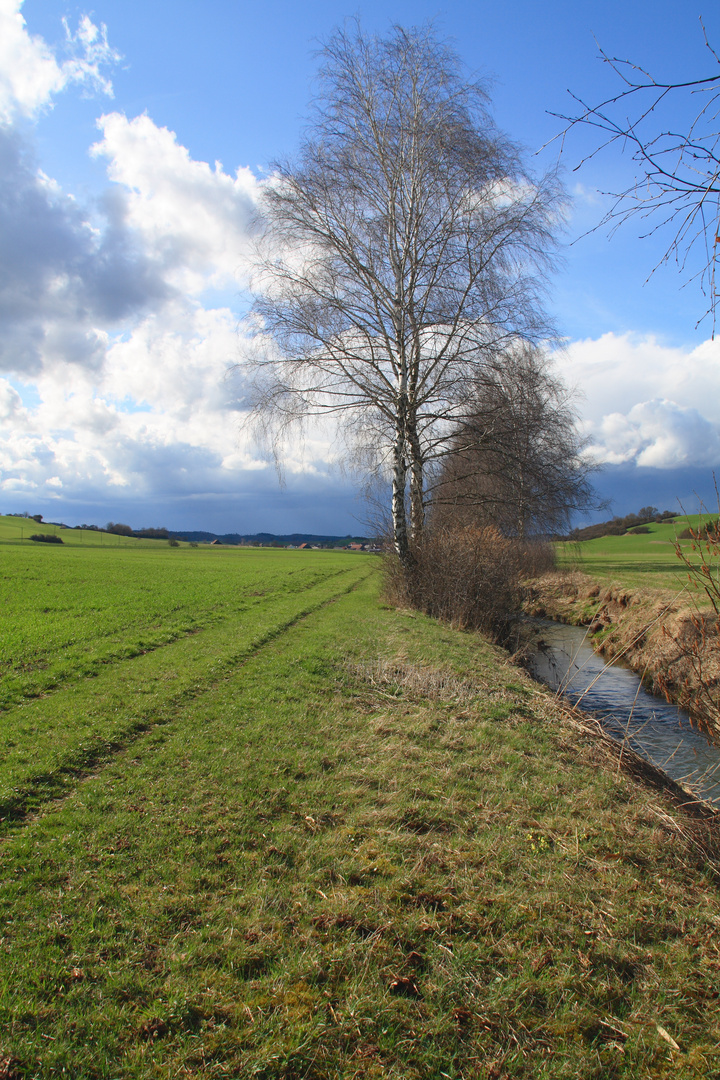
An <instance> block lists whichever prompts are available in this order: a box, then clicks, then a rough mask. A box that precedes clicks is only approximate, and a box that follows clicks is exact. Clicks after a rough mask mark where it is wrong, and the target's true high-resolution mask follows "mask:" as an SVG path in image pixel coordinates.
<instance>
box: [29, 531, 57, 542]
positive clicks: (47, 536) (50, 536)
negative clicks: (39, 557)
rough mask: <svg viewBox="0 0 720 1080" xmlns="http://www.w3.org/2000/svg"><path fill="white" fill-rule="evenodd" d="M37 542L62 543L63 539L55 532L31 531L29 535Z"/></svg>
mask: <svg viewBox="0 0 720 1080" xmlns="http://www.w3.org/2000/svg"><path fill="white" fill-rule="evenodd" d="M30 539H31V540H34V541H35V542H36V543H38V544H62V543H64V540H63V539H62V537H60V536H57V535H56V534H55V533H33V534H32V536H31V537H30Z"/></svg>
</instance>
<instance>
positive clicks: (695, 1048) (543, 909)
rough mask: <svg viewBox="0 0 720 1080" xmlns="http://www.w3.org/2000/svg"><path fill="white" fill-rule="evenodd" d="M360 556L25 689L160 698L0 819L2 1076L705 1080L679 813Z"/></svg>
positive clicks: (117, 699)
mask: <svg viewBox="0 0 720 1080" xmlns="http://www.w3.org/2000/svg"><path fill="white" fill-rule="evenodd" d="M367 567H368V564H367V563H366V564H365V566H364V567H363V566H361V565H360V564H357V566H356V567H354V568H353V570H352V572H351V573H350V572H349V573H348V575H346V576H344V577H343V579H342V588H340V587H339V581H334V582H332V581H331V582H327V583H326V584H325V585H319V586H316V587H315V589H314V590H310V591H309V592H308V594H307V595H305V597H304V598H300V597H297V598H292V604H295V607H294V608H292V610H291V608H290V607H288V608H287V609H282V610H281V605H280V603H279V602H278V606H277V607H276V608H275V609H274V612H272V613H271V612H270V611H268V614H267V620H266V622H265V623H264V624H263V625H255V624H253V625H252V626H248V627H246V630H245V633H246V636H245V637H244V638H243V637H242V635H241V634H240V633H239V630H238V628H237V627H236V626H235V625H234V624H232V623H231V622H229V621H228V622H226V623H224V624H223V626H222V627H215V628H211V629H209V630H207V631H205V632H204V633H203V634H198V635H194V636H192V637H189V638H186V639H184V640H182V641H178V642H175V643H174V644H172V645H168V646H167V647H166V648H163V649H158V650H156V651H155V652H153V653H151V654H148V655H146V656H142V657H138V658H136V659H135V660H133V661H128V662H127V664H125V665H123V664H119V665H112V666H111V667H108V668H107V671H106V672H105V673H104V674H102V675H98V677H97V679H94V680H91V681H84V682H78V683H77V685H76V686H74V687H67V688H66V689H64V690H60V691H58V692H57V693H55V694H53V695H52V696H51V697H49V698H48V699H46V700H45V701H43V700H40V701H37V702H35V703H32V704H31V705H29V706H27V707H26V708H28V709H29V710H30V711H31V712H32V710H33V709H38V710H40V709H42V708H45V707H47V708H51V707H54V708H55V709H56V713H55V714H54V715H55V716H56V719H57V724H58V727H57V728H56V732H57V733H58V737H59V732H60V731H61V729H62V715H67V716H70V714H71V713H76V714H77V712H78V711H81V709H85V708H90V707H91V704H92V702H93V700H94V701H95V702H96V706H97V707H98V708H99V707H100V706H99V704H98V703H103V704H102V708H103V710H104V712H103V716H104V718H105V719H104V720H103V721H102V724H105V723H106V724H107V725H108V726H106V727H104V728H103V733H102V738H105V739H106V740H109V739H112V738H115V735H114V734H113V732H114V731H115V728H113V727H112V725H113V724H114V723H115V721H114V720H113V716H114V710H115V709H116V708H117V709H118V710H120V713H119V716H120V718H119V720H118V721H117V731H122V732H127V730H128V729H127V722H128V720H129V719H132V718H138V717H139V718H145V719H144V720H143V722H144V723H145V721H146V720H147V721H148V722H147V725H146V726H145V727H142V728H138V729H137V730H136V731H135V733H134V738H133V739H132V741H131V742H128V743H127V744H123V742H122V739H121V738H118V739H117V742H118V745H117V746H115V747H113V753H112V754H110V755H109V756H108V757H107V759H106V760H104V761H102V762H101V763H100V764H101V767H98V768H97V770H96V771H95V772H91V773H89V774H85V775H76V776H75V777H74V778H73V782H72V783H68V784H67V785H66V787H65V791H64V797H63V798H62V799H60V800H57V801H51V802H45V803H42V802H41V801H40V799H39V796H33V798H37V801H36V803H34V804H33V805H34V806H35V812H34V813H33V815H32V816H29V817H26V818H25V819H24V821H23V823H22V825H21V826H20V827H14V828H11V829H9V831H7V833H6V835H5V838H4V840H3V841H2V843H1V844H0V872H1V875H2V877H1V886H0V914H1V918H2V937H1V938H0V980H1V986H0V1076H4V1078H5V1080H15V1078H19V1077H25V1078H29V1077H37V1078H38V1080H39V1078H43V1080H44V1078H50V1077H61V1076H63V1077H73V1078H78V1080H80V1078H83V1080H86V1078H87V1080H94V1078H100V1077H102V1078H107V1080H121V1078H123V1080H124V1078H156V1077H157V1078H159V1077H162V1078H170V1077H173V1078H174V1077H183V1076H191V1077H228V1078H245V1077H260V1078H265V1080H280V1078H285V1080H300V1078H307V1080H319V1078H328V1080H329V1078H335V1077H347V1078H351V1077H352V1078H355V1077H366V1078H375V1077H392V1078H396V1080H413V1078H418V1080H421V1078H422V1080H428V1078H433V1080H434V1078H438V1080H439V1078H441V1077H451V1078H453V1080H470V1078H475V1077H477V1078H480V1077H482V1078H487V1080H502V1078H510V1077H524V1078H528V1080H530V1078H532V1080H536V1078H540V1080H543V1078H547V1080H551V1078H552V1080H555V1078H565V1077H568V1078H570V1077H573V1078H578V1077H581V1078H582V1080H590V1078H595V1077H596V1078H597V1080H600V1078H603V1080H604V1078H606V1077H624V1078H633V1080H635V1078H638V1077H648V1078H650V1077H653V1078H658V1077H666V1076H667V1077H670V1076H672V1077H673V1078H680V1080H683V1078H686V1077H687V1078H690V1077H692V1078H703V1080H706V1078H708V1077H713V1076H718V1075H720V1071H719V1070H718V1067H717V1061H718V1050H719V1048H720V1011H719V1009H718V997H717V989H716V987H717V978H718V973H719V972H720V948H719V947H718V944H717V941H718V927H719V926H720V901H719V897H718V885H717V882H718V877H717V874H716V871H715V870H714V869H713V867H712V866H711V865H710V864H709V863H708V862H707V861H706V859H705V858H704V857H703V856H702V855H701V854H700V853H699V852H698V850H697V848H695V847H694V846H693V843H692V840H691V838H690V837H689V834H688V833H687V831H686V830H685V828H684V827H683V825H682V821H678V820H676V818H675V816H674V815H673V814H672V813H670V812H669V811H668V807H667V806H665V805H663V804H662V803H661V801H660V799H659V797H657V796H655V795H653V794H650V793H647V792H644V791H643V790H641V789H638V788H637V787H636V786H635V785H634V784H633V783H631V782H630V781H629V780H627V779H626V778H624V777H623V775H621V774H618V771H617V769H616V768H615V766H614V764H613V762H612V761H611V759H610V758H608V757H605V756H603V752H601V751H600V750H599V749H598V748H597V745H596V744H595V743H593V741H592V740H590V739H589V738H588V737H587V736H584V735H582V734H580V733H578V732H577V731H574V730H573V729H572V728H571V727H570V726H569V725H568V724H567V723H565V722H564V721H563V719H562V717H561V715H560V714H559V713H558V711H557V710H556V709H555V708H554V707H553V706H552V705H551V704H549V702H548V699H547V697H546V696H545V695H544V694H543V693H541V692H539V691H538V690H537V689H536V688H535V687H534V686H533V685H532V684H531V683H530V682H529V681H527V680H526V679H525V678H524V676H522V675H521V674H520V673H519V672H517V671H516V670H514V669H512V668H511V667H509V666H508V665H506V664H505V662H504V660H503V657H502V654H500V653H499V652H497V651H496V650H494V649H492V648H491V647H490V646H488V645H486V644H485V643H483V642H482V641H481V640H480V639H479V638H477V637H476V636H475V635H471V634H462V633H458V632H456V631H453V630H451V629H449V628H446V627H442V626H438V625H437V624H434V623H432V622H431V621H430V620H427V619H425V618H423V617H421V616H415V615H411V614H409V613H402V612H396V611H394V610H389V609H387V608H385V607H383V606H382V605H381V604H379V603H378V599H377V580H376V577H375V576H373V577H370V578H366V577H365V575H366V574H367ZM223 634H225V637H224V638H223ZM196 650H197V651H196ZM213 657H215V659H214V660H213ZM156 665H157V666H156ZM113 672H115V673H116V675H117V678H118V680H119V682H118V685H117V687H116V688H115V689H113V687H112V685H111V682H112V679H111V676H112V674H113ZM132 673H136V674H135V675H133V674H132ZM169 673H172V677H171V678H168V677H167V676H168V674H169ZM126 675H127V678H126V677H125V676H126ZM103 678H106V680H107V684H106V686H105V690H103V691H102V693H99V691H98V687H102V685H103V684H102V683H101V680H102V679H103ZM133 686H134V690H133ZM133 694H135V696H134V697H133V696H131V695H133ZM63 695H67V701H68V705H67V710H68V711H67V713H62V714H61V711H60V703H61V701H62V700H63V697H62V696H63ZM84 695H89V696H84ZM73 703H74V704H73ZM123 709H125V710H126V711H125V712H124V713H123V712H122V710H123ZM143 709H144V712H143V711H142V710H143ZM6 715H10V714H6ZM36 715H37V716H38V721H37V724H36V730H37V734H38V737H40V729H41V728H42V726H43V724H42V723H41V722H40V720H39V715H40V714H39V713H38V714H36ZM44 715H45V719H46V720H49V719H51V716H50V714H49V713H47V714H44ZM153 718H154V722H149V721H151V720H152V719H153ZM158 718H160V719H162V721H163V722H161V723H159V722H157V720H158ZM44 722H45V721H43V723H44ZM28 731H29V729H28ZM26 734H27V733H26ZM25 737H26V735H23V738H25ZM98 737H100V735H99V734H98ZM18 741H21V740H20V736H18ZM51 743H52V739H50V740H49V744H51ZM42 752H43V753H45V752H46V751H45V750H43V751H42ZM74 752H75V751H72V753H74ZM47 754H48V761H49V762H50V764H49V765H48V766H47V771H48V773H49V774H52V773H53V769H54V770H55V771H57V768H58V766H57V762H56V763H55V764H54V765H53V763H52V761H51V749H48V750H47ZM9 757H12V755H9ZM63 760H69V758H67V757H66V758H65V759H63ZM8 767H9V766H8ZM3 775H4V776H6V777H7V775H8V774H7V773H5V774H3ZM28 775H29V774H28ZM22 782H25V783H27V779H26V780H25V781H22ZM4 783H6V784H8V783H9V781H8V780H7V779H6V780H5V781H4ZM11 786H12V785H11ZM18 786H21V782H20V781H17V782H16V783H15V788H16V790H17V789H18ZM6 790H7V789H6ZM28 790H29V789H28ZM3 1055H4V1057H3Z"/></svg>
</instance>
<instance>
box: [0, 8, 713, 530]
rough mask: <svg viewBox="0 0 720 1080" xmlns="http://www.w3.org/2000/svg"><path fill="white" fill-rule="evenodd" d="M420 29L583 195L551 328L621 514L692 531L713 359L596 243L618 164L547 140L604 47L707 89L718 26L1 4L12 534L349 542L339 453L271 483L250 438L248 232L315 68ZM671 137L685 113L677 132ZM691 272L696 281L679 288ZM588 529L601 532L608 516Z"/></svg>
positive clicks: (0, 470) (657, 13)
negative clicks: (23, 515) (344, 45)
mask: <svg viewBox="0 0 720 1080" xmlns="http://www.w3.org/2000/svg"><path fill="white" fill-rule="evenodd" d="M348 16H359V18H360V20H361V23H362V26H363V28H364V30H365V31H366V32H369V33H375V32H377V33H386V32H387V31H388V30H389V28H390V27H391V25H392V24H394V23H397V24H401V25H405V26H412V25H418V24H420V23H424V22H426V21H428V20H431V21H432V22H433V24H434V27H435V29H436V32H437V33H438V34H439V35H441V36H442V37H444V38H446V39H449V40H450V42H451V43H452V44H453V46H454V48H455V49H456V51H457V53H458V54H459V56H460V59H461V61H462V62H463V64H464V65H465V66H466V69H467V72H468V77H473V78H481V79H483V80H485V81H486V82H487V84H488V86H489V88H490V95H491V99H492V113H493V116H494V118H495V121H496V123H497V124H498V126H499V127H500V128H501V129H502V130H504V131H505V132H506V133H507V134H508V135H509V136H510V137H511V138H512V139H514V140H515V141H517V142H519V143H520V144H522V145H523V147H524V148H525V154H526V161H527V163H528V166H529V168H530V169H531V171H533V172H535V173H537V174H538V175H540V174H541V173H542V172H543V171H545V170H548V169H554V168H558V167H559V168H560V170H561V172H562V176H563V180H564V183H565V185H566V189H567V192H568V209H567V220H566V222H565V231H564V235H563V246H562V252H561V259H560V261H559V265H558V268H557V270H556V271H555V272H554V274H553V275H552V277H551V278H550V279H549V281H548V294H547V305H548V310H549V312H550V314H551V316H552V318H553V319H554V322H555V324H556V326H557V328H558V333H559V335H560V337H561V339H562V342H563V347H562V349H558V350H557V351H556V353H555V356H554V362H555V364H556V367H557V370H558V372H559V374H561V375H562V377H563V378H564V379H565V380H566V381H567V383H568V384H569V385H570V386H572V387H573V388H574V389H575V390H576V393H577V409H578V413H579V417H580V420H579V422H580V424H581V427H582V430H583V432H584V434H585V435H586V437H587V439H588V444H589V447H590V451H589V452H590V453H591V455H592V457H593V460H594V461H596V462H597V463H598V464H599V465H602V466H603V467H602V469H601V470H600V471H599V472H598V474H597V479H596V484H597V486H598V489H599V491H600V493H601V495H602V496H603V497H606V498H609V499H612V512H613V513H626V512H629V511H631V510H635V509H638V508H639V507H640V506H644V505H648V504H652V505H656V506H658V507H659V508H660V509H666V508H667V509H677V508H678V505H679V503H680V504H682V505H683V506H685V508H686V509H688V510H690V509H695V508H696V505H697V496H698V495H699V496H700V497H702V498H704V499H706V500H707V501H711V497H712V493H713V480H712V477H713V471H714V470H718V471H720V341H713V340H712V326H711V325H710V324H709V322H708V320H704V321H700V322H699V320H701V317H702V315H703V313H704V310H705V307H704V305H703V297H702V295H701V293H700V290H699V287H698V285H697V282H693V281H690V280H689V277H690V276H691V275H690V272H687V273H686V274H685V275H683V274H680V273H678V271H677V269H676V267H675V266H673V265H669V266H661V267H660V268H659V269H658V270H657V271H656V272H654V273H653V272H652V271H653V269H654V267H655V266H656V265H657V264H658V262H660V261H661V259H662V256H663V254H664V251H665V245H664V244H663V240H664V239H665V242H667V235H666V236H665V237H664V236H663V235H662V233H661V234H660V235H651V236H647V235H642V234H643V233H644V232H647V226H646V225H643V223H641V222H638V223H636V224H634V225H629V226H627V227H624V228H621V229H620V230H618V231H617V232H616V233H615V234H614V235H612V236H609V235H608V233H607V231H605V230H595V226H596V225H597V224H598V222H599V221H600V220H601V219H602V216H603V213H604V212H605V211H606V210H607V209H608V208H609V206H610V201H609V196H608V195H607V194H605V193H607V192H609V191H613V190H617V189H618V188H621V187H626V186H627V185H628V183H630V182H631V180H632V176H633V172H632V165H631V162H630V160H629V158H628V157H627V156H623V155H622V153H620V149H619V148H618V147H615V148H611V149H609V150H607V151H605V152H604V153H602V154H600V155H598V156H597V157H595V158H593V159H592V160H590V161H588V162H586V163H585V164H582V165H581V162H582V161H583V159H584V158H585V157H586V155H587V153H588V151H589V150H590V149H592V146H593V145H594V144H593V142H592V137H591V135H590V133H588V132H584V131H583V130H579V129H574V130H573V131H571V132H570V133H569V135H568V136H567V138H565V140H564V141H563V140H561V139H559V138H557V136H558V135H559V134H560V133H561V131H562V129H563V123H562V121H561V120H560V119H558V116H557V115H556V114H567V113H568V112H570V111H572V110H573V108H574V105H573V99H572V97H571V96H570V93H569V92H572V93H573V94H575V95H577V96H579V97H581V98H583V99H584V100H586V101H591V102H595V101H599V100H602V99H603V98H605V97H607V96H608V94H610V93H611V92H613V91H614V89H616V88H617V83H616V80H615V77H614V76H613V74H612V72H611V71H610V70H609V69H608V66H607V65H605V64H603V63H602V61H601V58H600V52H599V50H600V48H602V49H603V50H604V51H605V52H606V53H608V54H610V55H615V56H618V57H620V58H629V59H631V60H632V61H634V62H635V63H637V64H639V65H641V66H642V67H644V68H646V69H647V70H650V71H651V72H652V73H653V74H654V75H655V76H656V78H658V79H660V80H668V81H681V80H685V79H693V78H698V77H703V76H706V75H712V74H716V73H717V68H718V65H717V62H716V61H715V60H714V59H713V57H712V56H711V54H710V53H709V52H708V50H707V49H706V47H705V44H704V40H703V33H702V28H701V25H700V22H699V19H700V17H702V18H703V22H704V25H705V28H706V31H707V34H708V38H709V39H710V41H711V42H714V43H715V46H716V48H718V49H720V11H718V9H717V5H716V4H715V3H713V4H708V3H706V2H705V0H703V3H699V4H696V2H695V0H685V2H684V3H683V4H677V3H675V2H672V3H670V2H667V0H652V2H646V0H630V3H628V2H627V0H624V2H622V3H620V2H615V0H602V2H597V3H595V2H593V0H586V2H584V3H582V4H578V3H577V2H576V0H547V2H546V3H544V4H538V3H537V0H507V2H506V3H503V4H498V3H497V2H496V0H474V2H469V0H468V2H466V0H445V2H442V0H434V2H426V0H413V2H412V3H410V2H404V0H398V2H395V0H384V2H383V3H379V2H375V0H370V2H365V3H362V2H360V3H356V4H354V5H353V6H352V7H349V8H348V9H347V10H345V9H343V8H342V7H341V6H340V5H339V4H338V3H337V0H332V2H331V0H307V2H306V3H304V4H302V5H300V4H297V3H294V2H293V3H290V2H289V0H287V2H286V0H266V2H265V3H264V4H262V5H259V4H256V3H249V2H245V0H203V2H202V3H201V2H200V0H173V3H172V4H170V3H167V2H159V0H94V2H93V4H92V7H90V6H84V5H82V4H77V3H64V2H62V0H25V2H24V3H22V2H20V0H0V512H3V513H12V512H23V511H28V512H29V513H42V514H44V516H45V518H46V519H48V520H57V521H65V522H66V523H68V524H79V523H81V522H88V523H96V524H105V522H107V521H109V520H112V521H122V522H126V523H128V524H130V525H132V526H134V527H142V526H147V525H164V526H166V527H168V528H175V529H183V528H186V529H188V530H190V529H208V530H210V531H214V532H245V533H252V532H258V531H267V532H274V533H291V532H314V533H330V534H336V535H345V534H346V533H348V532H353V533H354V532H358V531H361V530H362V528H363V526H364V525H365V524H366V522H367V510H366V508H365V506H364V504H363V502H362V500H361V498H360V497H359V496H358V494H357V484H356V482H355V479H354V478H353V477H352V476H351V475H349V474H348V473H347V472H346V471H344V470H343V468H342V445H341V443H340V442H339V441H338V440H337V439H334V438H333V437H332V435H331V433H329V432H328V431H326V430H316V431H313V432H310V433H308V435H307V437H306V438H305V439H303V440H300V439H298V440H297V442H296V444H294V445H292V446H291V447H290V448H289V449H288V453H287V456H286V460H285V462H284V469H283V482H282V483H280V482H279V479H278V474H277V471H276V469H275V467H274V465H273V463H272V461H270V460H268V458H267V456H266V455H265V454H263V452H262V450H261V448H259V447H258V446H257V445H255V443H254V441H253V439H252V438H251V435H250V433H249V431H248V428H247V425H246V423H245V415H246V414H245V412H244V408H243V376H242V363H243V356H244V354H245V350H246V348H247V339H246V335H245V332H244V330H243V319H244V317H245V315H246V314H247V311H248V305H249V294H248V287H249V279H250V274H251V271H252V258H253V254H252V251H253V248H252V238H251V231H252V218H253V213H254V210H255V207H256V205H257V201H258V198H259V194H260V192H261V190H262V185H263V183H265V182H266V181H267V178H268V177H269V176H270V175H271V173H272V164H273V161H275V160H277V159H279V158H292V155H293V153H294V151H295V150H296V148H297V146H298V145H299V142H300V139H301V136H302V132H303V129H304V126H305V124H306V122H307V117H308V115H309V102H310V100H311V98H312V95H313V93H314V86H315V83H314V78H315V74H316V72H317V68H318V63H319V60H318V55H317V50H318V48H319V47H320V44H321V43H322V41H323V40H326V39H327V38H328V36H329V35H330V34H331V33H332V31H333V30H334V28H335V27H337V26H338V24H340V23H342V21H343V19H344V18H345V17H348ZM672 121H673V122H674V123H676V124H678V125H682V123H683V115H682V113H679V114H678V115H676V116H672ZM690 270H692V267H691V268H690ZM600 516H606V515H605V514H601V515H600Z"/></svg>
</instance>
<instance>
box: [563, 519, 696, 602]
mask: <svg viewBox="0 0 720 1080" xmlns="http://www.w3.org/2000/svg"><path fill="white" fill-rule="evenodd" d="M700 520H701V519H700V517H699V516H698V515H697V514H691V515H689V516H687V517H678V518H677V519H676V520H675V521H674V522H671V523H667V524H666V523H663V524H661V525H655V524H651V525H649V526H648V528H649V529H650V532H649V533H646V534H641V535H639V536H631V535H626V536H601V537H598V539H596V540H583V541H581V542H580V543H574V544H572V543H567V544H558V562H559V566H560V568H561V569H564V570H580V571H582V573H584V574H588V575H589V576H590V577H592V578H594V579H595V580H606V579H609V578H611V579H613V580H616V581H620V582H621V583H622V584H623V585H625V586H627V587H630V588H650V589H663V590H677V589H680V588H682V586H683V585H684V584H685V580H686V579H685V573H684V571H683V568H682V564H681V563H680V561H679V560H678V557H677V555H676V554H675V548H674V542H675V537H676V534H677V533H680V532H682V531H683V529H685V528H686V527H687V525H692V526H693V527H696V526H697V524H698V522H699V521H700ZM682 544H683V548H684V549H685V550H687V551H688V552H689V547H690V542H689V541H682Z"/></svg>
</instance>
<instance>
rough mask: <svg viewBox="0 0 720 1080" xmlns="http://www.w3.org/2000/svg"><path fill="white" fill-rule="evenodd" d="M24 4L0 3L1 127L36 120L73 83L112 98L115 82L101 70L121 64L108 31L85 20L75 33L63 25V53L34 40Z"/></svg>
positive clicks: (2, 0)
mask: <svg viewBox="0 0 720 1080" xmlns="http://www.w3.org/2000/svg"><path fill="white" fill-rule="evenodd" d="M22 4H23V0H0V122H4V123H10V122H11V121H12V120H13V119H14V118H15V117H16V116H18V115H21V116H33V115H35V114H36V113H38V112H39V111H40V110H41V109H43V108H45V107H46V106H48V105H49V104H50V103H51V101H52V98H53V97H54V96H55V95H56V94H58V93H60V91H62V90H64V89H65V87H66V86H68V85H69V84H71V83H81V84H84V85H86V86H88V87H91V88H92V89H93V90H99V91H101V92H103V93H105V94H108V95H109V96H111V97H112V83H111V82H110V81H109V79H108V78H107V77H106V76H105V75H104V74H103V69H104V68H105V67H108V66H110V65H112V64H114V63H116V62H117V61H118V60H119V55H118V54H117V53H116V52H115V51H114V49H112V48H111V47H110V46H109V45H108V41H107V33H106V30H105V27H104V26H100V27H98V26H96V25H95V23H93V22H92V20H91V19H90V18H88V16H87V15H83V16H82V18H81V19H80V23H79V25H78V29H77V30H76V31H75V33H72V32H71V31H70V29H69V27H68V25H67V23H66V24H65V40H64V42H63V45H62V51H64V52H66V53H67V54H68V55H67V57H66V59H64V60H58V57H57V55H56V52H57V51H58V50H56V49H54V48H53V47H51V46H50V45H48V44H47V42H45V41H44V40H43V39H42V38H41V37H37V36H35V37H31V36H30V34H28V32H27V26H26V23H25V19H24V18H23V17H22V15H21V14H20V9H21V7H22Z"/></svg>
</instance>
